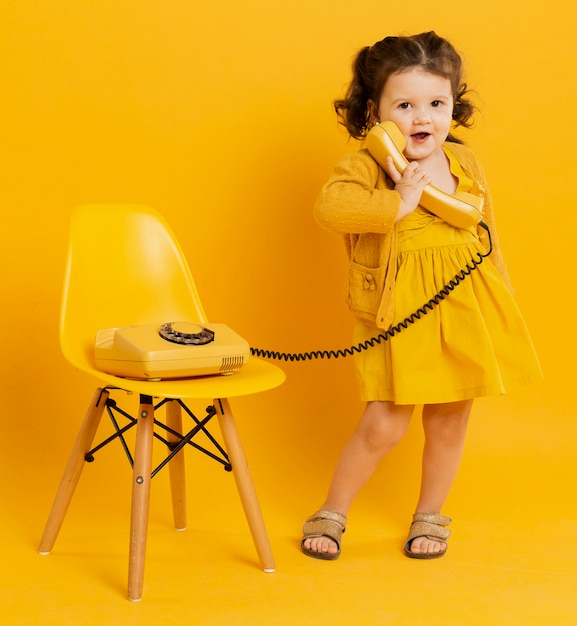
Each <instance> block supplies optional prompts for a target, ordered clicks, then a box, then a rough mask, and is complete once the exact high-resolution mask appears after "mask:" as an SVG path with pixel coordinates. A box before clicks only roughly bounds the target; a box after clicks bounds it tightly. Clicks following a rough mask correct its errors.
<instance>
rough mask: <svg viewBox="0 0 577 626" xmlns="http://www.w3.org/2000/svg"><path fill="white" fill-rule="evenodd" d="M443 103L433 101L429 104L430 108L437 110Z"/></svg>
mask: <svg viewBox="0 0 577 626" xmlns="http://www.w3.org/2000/svg"><path fill="white" fill-rule="evenodd" d="M442 104H443V103H442V102H441V101H440V100H433V102H431V106H433V107H435V108H437V107H440V106H441V105H442Z"/></svg>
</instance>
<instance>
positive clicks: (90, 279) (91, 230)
mask: <svg viewBox="0 0 577 626" xmlns="http://www.w3.org/2000/svg"><path fill="white" fill-rule="evenodd" d="M178 320H182V321H192V322H202V323H205V322H206V316H205V313H204V310H203V308H202V304H201V302H200V299H199V296H198V293H197V290H196V286H195V284H194V280H193V278H192V275H191V273H190V269H189V267H188V264H187V262H186V259H185V257H184V255H183V253H182V250H181V248H180V245H179V244H178V242H177V240H176V238H175V237H174V235H173V233H172V231H171V230H170V227H169V226H168V224H167V223H166V222H165V220H164V219H163V218H162V216H161V215H160V214H159V213H158V212H156V211H154V210H153V209H150V208H149V207H145V206H140V205H126V204H94V205H86V206H81V207H78V208H76V209H75V210H74V211H73V213H72V218H71V224H70V236H69V244H68V260H67V266H66V275H65V279H64V289H63V293H62V302H61V310H60V345H61V348H62V352H63V353H64V356H65V357H66V359H67V360H68V361H70V362H71V363H73V364H74V365H76V366H77V367H79V368H80V369H84V370H91V369H94V340H95V336H96V332H97V331H98V330H100V329H103V328H115V327H119V326H130V325H136V324H146V323H153V322H154V323H159V324H161V323H163V322H170V321H178Z"/></svg>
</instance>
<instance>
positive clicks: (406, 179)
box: [385, 157, 431, 222]
mask: <svg viewBox="0 0 577 626" xmlns="http://www.w3.org/2000/svg"><path fill="white" fill-rule="evenodd" d="M385 166H386V167H385V170H386V172H387V174H388V175H389V176H390V177H391V180H392V181H393V182H394V183H395V191H398V192H399V194H400V195H401V208H400V209H399V213H398V214H397V219H396V220H395V221H397V222H398V221H399V220H402V219H403V218H404V217H407V215H409V214H410V213H412V212H413V211H414V210H415V209H416V208H417V206H418V205H419V202H420V201H421V195H422V193H423V189H425V187H426V186H427V185H428V184H429V183H430V182H431V177H430V176H429V175H428V174H427V172H425V171H424V170H422V169H421V168H420V167H419V163H418V161H412V162H411V163H409V165H407V167H406V168H405V171H404V172H403V173H402V174H401V172H399V170H398V169H397V168H396V167H395V165H394V163H393V159H391V157H387V161H386V163H385Z"/></svg>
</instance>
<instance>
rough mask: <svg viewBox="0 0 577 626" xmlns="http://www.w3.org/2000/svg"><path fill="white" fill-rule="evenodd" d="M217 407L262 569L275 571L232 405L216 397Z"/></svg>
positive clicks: (227, 449) (215, 403) (225, 442)
mask: <svg viewBox="0 0 577 626" xmlns="http://www.w3.org/2000/svg"><path fill="white" fill-rule="evenodd" d="M214 407H215V409H216V413H217V416H218V421H219V424H220V429H221V432H222V436H223V439H224V444H225V447H226V451H227V453H228V456H229V458H230V462H231V465H232V473H233V475H234V478H235V481H236V486H237V489H238V492H239V495H240V499H241V502H242V506H243V508H244V513H245V515H246V519H247V521H248V525H249V528H250V532H251V534H252V538H253V541H254V545H255V547H256V551H257V554H258V556H259V559H260V562H261V565H262V568H263V570H264V571H265V572H274V571H275V562H274V556H273V553H272V548H271V545H270V541H269V538H268V534H267V531H266V527H265V524H264V519H263V516H262V512H261V509H260V505H259V503H258V498H257V495H256V491H255V488H254V484H253V481H252V477H251V475H250V471H249V469H248V464H247V461H246V457H245V454H244V450H243V448H242V445H241V442H240V438H239V436H238V431H237V429H236V424H235V422H234V418H233V416H232V412H231V410H230V404H229V402H228V400H226V399H216V400H214Z"/></svg>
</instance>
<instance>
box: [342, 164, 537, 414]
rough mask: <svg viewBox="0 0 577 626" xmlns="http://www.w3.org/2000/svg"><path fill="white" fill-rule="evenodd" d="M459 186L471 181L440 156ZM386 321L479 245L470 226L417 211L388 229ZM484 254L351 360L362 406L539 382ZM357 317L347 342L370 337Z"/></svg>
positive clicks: (473, 394) (458, 396) (420, 298)
mask: <svg viewBox="0 0 577 626" xmlns="http://www.w3.org/2000/svg"><path fill="white" fill-rule="evenodd" d="M447 156H448V157H449V161H450V167H451V172H452V173H453V174H454V175H455V176H456V177H457V178H458V180H459V184H458V189H459V190H463V191H467V190H468V189H469V188H470V186H471V184H472V182H471V180H470V179H468V178H467V177H466V176H465V174H464V172H463V170H462V169H461V167H460V165H459V163H458V162H457V160H456V159H455V158H454V157H453V155H451V154H450V153H449V152H447ZM396 229H397V274H396V283H395V293H394V311H395V315H394V319H395V321H394V323H393V326H394V325H396V324H397V323H398V322H400V321H402V320H403V319H405V318H406V317H409V316H410V315H411V314H412V313H413V312H415V311H416V310H418V309H419V308H421V307H422V306H423V304H424V303H426V302H428V301H429V300H430V299H431V298H432V297H433V296H435V294H437V293H438V292H439V291H440V290H441V289H442V288H443V287H444V286H445V285H446V284H447V283H448V282H449V281H450V280H451V279H453V278H454V276H455V275H456V274H459V273H460V272H461V270H462V269H464V268H465V267H466V266H467V265H472V263H471V260H472V259H475V260H478V259H479V257H478V253H483V252H484V249H483V248H482V246H481V245H480V243H479V241H478V237H477V235H476V232H475V228H474V227H472V228H471V229H459V228H454V227H453V226H451V225H449V224H447V223H446V222H445V221H443V220H442V219H441V218H438V217H436V216H434V215H432V214H431V213H429V212H428V211H426V210H425V209H424V208H422V207H418V208H417V209H416V210H415V211H414V212H413V213H412V214H411V215H409V216H407V217H406V218H404V219H402V220H400V221H399V222H397V224H396ZM490 258H491V257H487V258H485V259H484V261H483V262H482V263H481V264H480V265H479V266H478V267H477V269H475V270H474V271H472V272H471V274H470V275H469V276H467V277H465V278H464V280H463V281H462V282H461V283H460V284H459V285H458V286H457V287H456V288H455V289H454V290H453V291H452V292H451V293H450V295H449V296H448V297H446V298H445V299H444V300H442V301H441V302H440V304H439V305H438V306H436V307H434V308H433V310H431V311H428V312H427V314H426V315H424V316H421V318H420V319H418V320H416V321H415V323H414V324H410V325H409V326H408V327H407V328H406V329H403V330H402V332H400V333H398V334H395V335H394V336H393V337H390V338H389V339H388V340H387V341H383V342H381V343H380V344H378V345H375V346H374V347H370V348H369V349H368V350H365V351H362V352H361V353H359V354H356V355H355V357H354V360H355V369H356V372H357V377H358V380H359V386H360V394H361V399H362V400H366V401H369V400H391V401H394V402H395V403H396V404H436V403H441V402H454V401H458V400H466V399H472V398H478V397H482V396H489V395H496V394H501V393H505V392H509V391H512V390H514V389H517V388H518V387H521V386H524V385H526V384H531V383H534V382H536V381H538V380H541V379H542V372H541V368H540V365H539V361H538V359H537V356H536V353H535V350H534V347H533V344H532V341H531V338H530V336H529V333H528V331H527V328H526V326H525V323H524V321H523V318H522V316H521V313H520V311H519V309H518V307H517V304H516V303H515V300H514V299H513V297H512V294H511V292H510V291H509V288H508V287H507V286H506V285H505V283H504V282H503V279H502V278H501V275H500V274H499V273H498V272H497V270H496V269H495V267H494V266H493V264H492V263H491V261H490ZM378 334H379V331H378V329H375V327H374V326H370V325H366V324H364V323H363V322H361V321H358V322H357V324H356V326H355V331H354V342H355V344H357V343H361V342H364V341H366V340H367V339H370V338H372V337H374V336H375V335H378Z"/></svg>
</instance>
